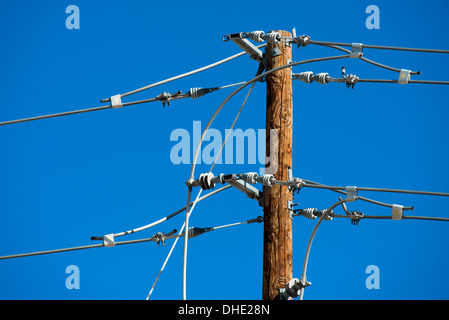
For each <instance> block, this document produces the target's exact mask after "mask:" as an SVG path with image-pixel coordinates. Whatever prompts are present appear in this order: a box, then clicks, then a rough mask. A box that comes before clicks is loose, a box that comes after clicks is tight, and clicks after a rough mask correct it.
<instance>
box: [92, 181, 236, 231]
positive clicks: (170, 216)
mask: <svg viewBox="0 0 449 320" xmlns="http://www.w3.org/2000/svg"><path fill="white" fill-rule="evenodd" d="M230 187H231V186H230V185H227V186H224V187H221V188H219V189H216V190H213V191H211V192H209V193H208V194H206V195H204V196H202V197H200V198H198V200H197V201H196V202H197V203H198V202H201V201H203V200H205V199H207V198H209V197H210V196H213V195H214V194H217V193H219V192H221V191H224V190H226V189H229V188H230ZM193 204H194V203H193V202H191V203H190V206H193ZM185 209H186V206H184V207H182V208H181V209H178V210H176V211H175V212H173V213H171V214H169V215H168V216H166V217H164V218H162V219H159V220H157V221H154V222H152V223H149V224H146V225H144V226H141V227H138V228H134V229H131V230H128V231H123V232H118V233H114V238H117V237H121V236H124V235H127V234H131V233H136V232H139V231H143V230H146V229H149V228H151V227H154V226H156V225H158V224H160V223H162V222H165V221H167V220H168V219H171V218H173V217H175V216H176V215H178V214H180V213H181V212H183V211H184V210H185ZM91 240H103V237H92V238H91Z"/></svg>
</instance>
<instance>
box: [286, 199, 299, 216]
mask: <svg viewBox="0 0 449 320" xmlns="http://www.w3.org/2000/svg"><path fill="white" fill-rule="evenodd" d="M298 204H299V203H293V202H292V201H291V200H287V209H288V214H289V217H290V219H292V220H293V217H296V216H297V215H298V214H297V213H295V212H294V210H293V207H294V206H297V205H298Z"/></svg>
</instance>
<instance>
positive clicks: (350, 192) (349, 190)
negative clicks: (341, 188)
mask: <svg viewBox="0 0 449 320" xmlns="http://www.w3.org/2000/svg"><path fill="white" fill-rule="evenodd" d="M357 198H358V196H357V187H356V186H349V187H346V199H345V202H351V201H355V200H357Z"/></svg>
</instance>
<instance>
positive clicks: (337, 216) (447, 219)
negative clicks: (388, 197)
mask: <svg viewBox="0 0 449 320" xmlns="http://www.w3.org/2000/svg"><path fill="white" fill-rule="evenodd" d="M332 218H349V219H352V218H354V217H353V216H351V215H338V214H333V215H332ZM357 219H387V220H391V215H390V216H377V215H365V214H364V215H363V216H358V217H357ZM402 219H409V220H431V221H449V218H442V217H423V216H404V215H403V216H402Z"/></svg>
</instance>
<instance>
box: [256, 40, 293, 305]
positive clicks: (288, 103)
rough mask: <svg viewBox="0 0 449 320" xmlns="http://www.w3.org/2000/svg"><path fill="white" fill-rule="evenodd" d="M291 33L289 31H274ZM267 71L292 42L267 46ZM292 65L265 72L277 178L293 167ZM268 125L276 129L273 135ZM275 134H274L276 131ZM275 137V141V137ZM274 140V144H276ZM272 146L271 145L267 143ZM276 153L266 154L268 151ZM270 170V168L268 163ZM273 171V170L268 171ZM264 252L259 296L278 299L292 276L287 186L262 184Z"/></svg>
mask: <svg viewBox="0 0 449 320" xmlns="http://www.w3.org/2000/svg"><path fill="white" fill-rule="evenodd" d="M277 32H279V33H280V34H281V36H283V37H290V36H291V34H290V32H288V31H277ZM266 55H267V71H268V70H271V69H273V68H276V67H279V66H282V65H285V64H287V63H288V62H290V61H291V59H292V50H291V46H289V45H288V44H286V43H283V42H280V43H279V44H270V43H269V44H268V46H267V48H266ZM290 72H291V69H290V68H284V69H282V70H279V71H276V72H273V73H272V74H270V75H268V76H267V79H266V80H267V117H266V153H267V156H269V157H270V158H271V161H270V162H271V163H267V165H266V167H267V170H266V173H270V174H273V175H274V177H275V178H276V179H278V180H282V181H287V180H288V168H289V167H290V168H291V167H292V120H293V118H292V113H293V112H292V111H293V104H292V80H291V76H290ZM270 129H274V130H277V139H273V136H272V135H271V139H270ZM275 136H276V135H275ZM276 140H277V141H276ZM276 144H277V145H276ZM270 146H271V147H270ZM270 150H271V151H273V150H274V151H276V152H275V154H269V153H270V152H271V151H270ZM270 165H271V168H272V169H273V170H269V169H268V167H270ZM268 171H272V172H268ZM264 195H265V199H264V252H263V290H262V299H264V300H275V299H279V297H280V296H279V290H280V289H282V288H284V286H285V284H286V282H288V281H289V280H291V279H292V274H293V267H292V220H291V218H290V215H289V209H288V204H287V203H288V200H292V192H291V191H290V190H289V189H288V187H286V186H279V185H274V186H272V187H269V188H264Z"/></svg>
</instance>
